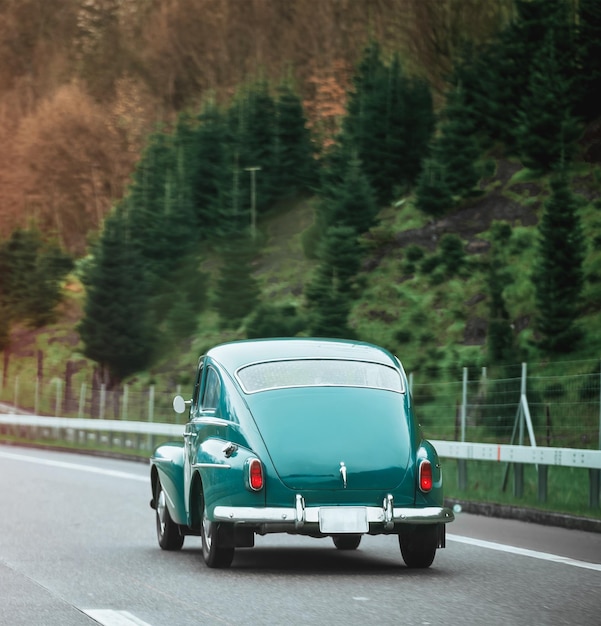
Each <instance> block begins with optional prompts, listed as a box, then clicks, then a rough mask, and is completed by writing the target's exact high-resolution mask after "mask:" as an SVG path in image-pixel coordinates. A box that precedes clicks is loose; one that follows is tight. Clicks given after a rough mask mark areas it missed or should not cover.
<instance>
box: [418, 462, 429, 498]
mask: <svg viewBox="0 0 601 626" xmlns="http://www.w3.org/2000/svg"><path fill="white" fill-rule="evenodd" d="M419 488H420V489H421V490H422V491H424V492H428V491H430V490H431V489H432V464H431V463H430V461H422V462H421V463H420V464H419Z"/></svg>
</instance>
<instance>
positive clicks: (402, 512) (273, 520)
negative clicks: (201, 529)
mask: <svg viewBox="0 0 601 626" xmlns="http://www.w3.org/2000/svg"><path fill="white" fill-rule="evenodd" d="M341 508H344V505H341ZM362 508H364V509H365V512H366V517H367V521H368V523H369V524H382V525H383V529H385V530H391V529H392V528H393V527H394V525H395V524H447V523H449V522H452V521H453V520H454V519H455V515H454V514H453V511H452V510H451V509H450V508H447V507H440V506H427V507H422V508H411V507H395V506H394V504H393V499H392V496H391V495H388V496H386V498H384V501H383V503H382V506H381V507H377V506H368V507H362ZM320 509H321V507H318V506H314V507H311V506H310V507H307V506H305V501H304V498H303V496H302V495H300V494H297V495H296V501H295V506H294V507H236V506H216V507H215V509H214V512H213V518H214V521H218V522H233V523H236V522H237V523H241V524H277V525H282V524H285V525H287V524H290V525H291V526H294V528H297V529H300V528H302V527H303V526H304V525H305V524H319V519H320Z"/></svg>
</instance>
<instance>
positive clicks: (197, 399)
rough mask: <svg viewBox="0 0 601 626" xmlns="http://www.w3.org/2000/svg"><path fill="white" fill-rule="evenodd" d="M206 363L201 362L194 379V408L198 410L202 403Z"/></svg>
mask: <svg viewBox="0 0 601 626" xmlns="http://www.w3.org/2000/svg"><path fill="white" fill-rule="evenodd" d="M203 366H204V364H203V363H200V364H199V366H198V371H197V372H196V380H195V381H194V393H193V394H192V408H193V409H196V410H198V408H199V404H200V389H201V383H202V374H203V370H204V367H203Z"/></svg>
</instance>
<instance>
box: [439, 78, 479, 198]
mask: <svg viewBox="0 0 601 626" xmlns="http://www.w3.org/2000/svg"><path fill="white" fill-rule="evenodd" d="M479 156H480V147H479V145H478V141H477V139H476V125H475V120H474V115H473V113H472V111H471V109H470V108H469V107H468V106H467V104H466V101H465V97H464V92H463V89H462V88H461V87H460V86H456V87H455V88H454V89H452V90H451V91H450V92H449V94H448V98H447V103H446V106H445V108H444V110H443V112H442V120H441V123H440V133H439V135H438V137H437V138H436V140H435V143H434V147H433V149H432V158H434V159H437V160H438V161H439V163H442V164H444V169H443V171H444V172H445V182H446V186H447V188H448V190H449V192H450V193H451V195H453V196H458V197H469V196H470V195H473V194H474V192H475V188H476V185H477V183H478V180H479V179H480V173H479V171H478V167H477V159H478V157H479Z"/></svg>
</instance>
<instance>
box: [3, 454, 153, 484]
mask: <svg viewBox="0 0 601 626" xmlns="http://www.w3.org/2000/svg"><path fill="white" fill-rule="evenodd" d="M0 458H4V459H11V460H13V461H26V462H27V463H37V464H38V465H50V466H52V467H61V468H63V469H71V470H75V469H76V470H79V471H80V472H90V473H92V474H103V475H104V476H113V477H115V478H127V479H129V480H139V481H141V482H145V483H146V482H148V480H149V479H148V477H147V476H138V475H137V474H130V473H129V472H119V471H117V470H108V469H103V468H101V467H94V466H92V465H82V464H80V463H66V462H64V461H52V460H50V459H40V458H38V457H35V456H28V455H26V454H14V453H13V452H0Z"/></svg>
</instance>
